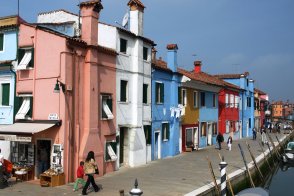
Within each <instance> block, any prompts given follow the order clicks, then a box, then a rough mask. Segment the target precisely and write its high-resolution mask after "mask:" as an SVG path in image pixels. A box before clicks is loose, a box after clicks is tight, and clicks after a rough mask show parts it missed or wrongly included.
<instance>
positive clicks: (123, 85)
mask: <svg viewBox="0 0 294 196" xmlns="http://www.w3.org/2000/svg"><path fill="white" fill-rule="evenodd" d="M126 83H127V82H126V81H124V80H121V81H120V86H121V88H120V101H123V102H126V101H127V84H126Z"/></svg>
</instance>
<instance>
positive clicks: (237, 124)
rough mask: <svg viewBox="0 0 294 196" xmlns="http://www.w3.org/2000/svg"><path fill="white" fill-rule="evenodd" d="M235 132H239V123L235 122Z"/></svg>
mask: <svg viewBox="0 0 294 196" xmlns="http://www.w3.org/2000/svg"><path fill="white" fill-rule="evenodd" d="M235 130H236V131H239V122H238V121H236V122H235Z"/></svg>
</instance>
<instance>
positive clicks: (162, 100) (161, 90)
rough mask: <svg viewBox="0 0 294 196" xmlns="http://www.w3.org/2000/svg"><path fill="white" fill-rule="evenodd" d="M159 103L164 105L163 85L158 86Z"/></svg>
mask: <svg viewBox="0 0 294 196" xmlns="http://www.w3.org/2000/svg"><path fill="white" fill-rule="evenodd" d="M160 102H161V103H164V84H163V83H161V84H160Z"/></svg>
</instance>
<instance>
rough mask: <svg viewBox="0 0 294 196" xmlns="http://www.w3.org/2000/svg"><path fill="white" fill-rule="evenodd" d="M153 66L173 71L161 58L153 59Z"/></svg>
mask: <svg viewBox="0 0 294 196" xmlns="http://www.w3.org/2000/svg"><path fill="white" fill-rule="evenodd" d="M152 67H153V68H155V69H161V70H163V71H168V72H172V70H171V69H169V68H168V67H167V63H166V62H165V61H163V60H162V59H161V58H159V59H156V60H153V61H152Z"/></svg>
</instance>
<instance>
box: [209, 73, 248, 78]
mask: <svg viewBox="0 0 294 196" xmlns="http://www.w3.org/2000/svg"><path fill="white" fill-rule="evenodd" d="M242 75H244V76H245V77H246V76H248V75H249V72H245V73H244V74H217V75H214V76H216V77H218V78H221V79H239V78H241V76H242Z"/></svg>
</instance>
